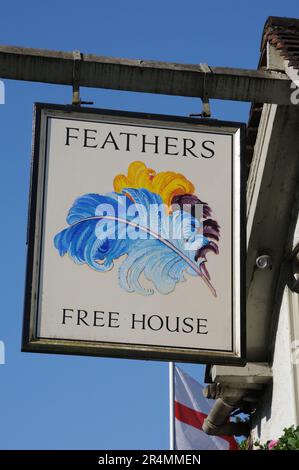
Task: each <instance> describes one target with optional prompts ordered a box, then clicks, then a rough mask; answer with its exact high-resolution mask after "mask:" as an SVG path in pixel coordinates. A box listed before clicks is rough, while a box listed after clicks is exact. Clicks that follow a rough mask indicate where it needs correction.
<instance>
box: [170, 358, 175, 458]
mask: <svg viewBox="0 0 299 470" xmlns="http://www.w3.org/2000/svg"><path fill="white" fill-rule="evenodd" d="M169 448H170V450H174V362H169Z"/></svg>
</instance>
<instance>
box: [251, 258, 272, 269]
mask: <svg viewBox="0 0 299 470" xmlns="http://www.w3.org/2000/svg"><path fill="white" fill-rule="evenodd" d="M255 264H256V266H257V267H258V268H259V269H267V268H270V267H271V266H272V258H271V256H269V255H261V256H258V257H257V258H256V260H255Z"/></svg>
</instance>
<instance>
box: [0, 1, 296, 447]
mask: <svg viewBox="0 0 299 470" xmlns="http://www.w3.org/2000/svg"><path fill="white" fill-rule="evenodd" d="M298 12H299V10H298V1H296V0H294V1H291V0H288V1H285V2H281V1H276V0H272V1H268V0H266V1H263V2H261V1H260V0H258V1H257V0H251V2H250V3H248V2H236V1H232V0H226V1H225V2H223V1H220V0H217V1H216V0H214V1H213V2H202V1H200V0H197V1H196V0H184V1H178V0H163V1H162V0H151V1H143V0H139V1H137V0H127V1H126V2H124V1H121V0H109V1H101V0H85V1H84V2H82V3H81V2H74V1H70V0H66V1H61V0H59V1H57V0H51V2H41V1H40V0H38V1H37V0H27V1H26V2H23V1H22V0H10V1H7V0H5V1H3V2H1V11H0V44H3V45H19V46H26V47H38V48H48V49H55V50H66V51H68V50H75V49H79V50H80V51H82V52H86V53H87V52H88V53H94V54H98V55H111V56H115V57H129V58H142V59H156V60H160V61H174V62H184V63H199V62H206V63H208V64H209V65H215V66H230V67H243V68H255V67H256V65H257V62H258V57H259V46H260V38H261V33H262V28H263V25H264V22H265V20H266V18H267V17H268V16H270V15H272V16H289V17H296V16H299V14H298ZM5 85H6V104H5V105H0V123H1V125H0V155H1V172H0V180H1V182H0V193H1V194H0V204H1V230H0V246H1V262H0V270H1V274H0V292H1V297H0V299H1V303H0V305H1V313H0V340H2V341H4V342H5V345H6V365H0V448H1V449H167V448H168V365H167V363H162V362H160V363H159V362H144V361H133V360H121V359H118V360H116V359H102V358H89V357H72V356H61V355H38V354H28V353H21V352H20V344H21V328H22V316H23V296H24V278H25V259H26V245H25V239H26V224H27V201H28V192H29V169H30V153H31V125H32V105H33V103H34V102H38V101H42V102H51V103H62V104H68V103H70V101H71V89H70V87H64V86H54V85H47V84H38V83H25V82H17V81H5ZM82 98H83V99H84V100H92V101H94V103H95V105H94V106H95V107H102V108H111V109H120V110H130V111H140V112H153V113H162V114H177V115H182V116H186V115H188V114H190V113H195V112H200V110H201V103H200V100H196V99H189V98H180V97H167V96H159V95H157V96H154V95H147V94H137V93H127V92H116V91H109V90H94V89H82ZM211 104H212V114H213V117H215V118H218V119H227V120H234V121H245V122H246V121H247V116H248V108H249V106H248V104H245V103H233V102H221V101H212V103H211ZM183 368H184V369H185V370H186V371H187V372H189V373H190V374H191V375H193V376H194V377H195V378H197V379H198V380H202V379H203V370H204V368H203V367H202V366H200V365H184V366H183Z"/></svg>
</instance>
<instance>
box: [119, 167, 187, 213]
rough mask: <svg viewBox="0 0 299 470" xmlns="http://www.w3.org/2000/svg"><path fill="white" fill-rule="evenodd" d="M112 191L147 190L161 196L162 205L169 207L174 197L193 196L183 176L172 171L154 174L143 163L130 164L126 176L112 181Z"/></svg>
mask: <svg viewBox="0 0 299 470" xmlns="http://www.w3.org/2000/svg"><path fill="white" fill-rule="evenodd" d="M113 186H114V190H115V191H116V192H117V193H120V192H121V191H122V190H123V189H124V188H134V189H141V188H144V189H147V190H148V191H151V192H153V193H156V194H158V195H159V196H161V198H162V200H163V202H164V204H166V205H167V206H168V207H170V206H171V201H172V199H173V197H174V196H179V195H181V194H193V193H194V190H195V188H194V185H193V184H192V183H191V181H189V180H187V178H185V176H183V175H182V174H180V173H175V172H174V171H162V172H161V173H156V172H155V171H154V170H153V169H152V168H147V166H146V165H145V163H143V162H139V161H136V162H132V163H131V164H130V165H129V168H128V176H125V175H117V176H116V177H115V178H114V181H113Z"/></svg>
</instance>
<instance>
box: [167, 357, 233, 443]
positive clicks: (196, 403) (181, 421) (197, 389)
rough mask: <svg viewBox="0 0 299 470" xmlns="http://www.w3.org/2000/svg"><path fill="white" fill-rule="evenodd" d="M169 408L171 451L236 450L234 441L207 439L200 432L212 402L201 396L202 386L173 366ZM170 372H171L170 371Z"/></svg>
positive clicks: (222, 437)
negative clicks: (172, 449)
mask: <svg viewBox="0 0 299 470" xmlns="http://www.w3.org/2000/svg"><path fill="white" fill-rule="evenodd" d="M170 367H172V368H173V369H172V371H173V372H172V373H171V374H170V377H172V382H173V383H172V385H171V388H173V390H172V393H171V395H172V401H173V400H174V403H172V404H171V405H170V406H171V421H172V422H171V434H172V436H171V438H172V439H171V440H172V445H171V447H173V448H174V449H175V450H238V445H237V442H236V440H235V438H234V437H231V436H210V435H207V434H205V433H204V431H202V424H203V421H204V419H205V418H206V417H207V415H208V414H209V411H210V409H211V408H212V406H213V400H208V399H207V398H205V397H204V396H203V393H202V392H203V387H202V385H201V384H200V383H199V382H197V381H196V380H194V379H193V378H192V377H190V375H188V374H186V373H185V372H183V371H182V370H181V369H180V368H179V367H177V366H173V365H172V364H170ZM170 370H171V369H170Z"/></svg>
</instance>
